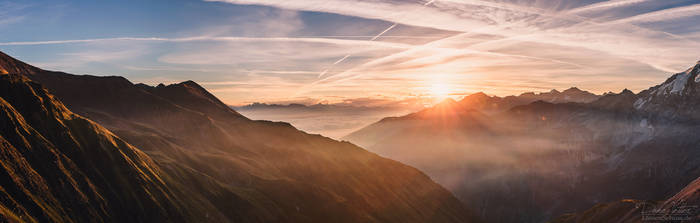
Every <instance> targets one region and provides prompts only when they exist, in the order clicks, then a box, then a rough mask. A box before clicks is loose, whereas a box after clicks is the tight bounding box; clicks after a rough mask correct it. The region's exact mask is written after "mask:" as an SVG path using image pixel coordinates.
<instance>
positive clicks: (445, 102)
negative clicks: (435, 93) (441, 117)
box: [435, 98, 457, 107]
mask: <svg viewBox="0 0 700 223" xmlns="http://www.w3.org/2000/svg"><path fill="white" fill-rule="evenodd" d="M454 104H457V101H455V99H452V98H446V99H445V100H442V101H440V103H437V104H436V105H435V107H438V106H446V105H450V106H452V105H454Z"/></svg>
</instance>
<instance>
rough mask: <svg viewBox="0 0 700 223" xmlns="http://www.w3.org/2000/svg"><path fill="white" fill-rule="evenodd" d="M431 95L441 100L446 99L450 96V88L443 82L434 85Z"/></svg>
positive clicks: (431, 88)
mask: <svg viewBox="0 0 700 223" xmlns="http://www.w3.org/2000/svg"><path fill="white" fill-rule="evenodd" d="M430 94H431V95H432V96H433V97H434V98H436V99H439V100H442V99H445V98H447V97H448V96H449V95H450V88H449V87H448V86H447V84H445V83H442V82H437V83H433V84H432V85H431V86H430Z"/></svg>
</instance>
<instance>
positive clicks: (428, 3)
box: [318, 0, 437, 79]
mask: <svg viewBox="0 0 700 223" xmlns="http://www.w3.org/2000/svg"><path fill="white" fill-rule="evenodd" d="M435 1H437V0H430V1H428V2H426V3H425V4H423V6H428V5H430V4H432V3H433V2H435ZM397 25H399V24H398V23H394V24H391V26H389V27H388V28H386V29H384V31H382V32H380V33H379V34H377V35H376V36H374V37H372V39H370V40H369V41H375V40H377V39H378V38H379V37H381V36H382V35H384V34H385V33H387V32H389V31H391V30H392V29H394V27H396V26H397ZM350 56H351V55H350V54H348V55H345V56H344V57H343V58H340V59H339V60H337V61H335V63H333V64H332V65H331V66H330V67H329V68H328V69H325V70H323V72H321V73H320V74H319V75H318V78H319V79H320V78H321V77H323V75H326V73H328V71H329V70H330V69H331V68H333V67H334V66H335V65H337V64H339V63H341V62H343V61H344V60H345V59H347V58H348V57H350Z"/></svg>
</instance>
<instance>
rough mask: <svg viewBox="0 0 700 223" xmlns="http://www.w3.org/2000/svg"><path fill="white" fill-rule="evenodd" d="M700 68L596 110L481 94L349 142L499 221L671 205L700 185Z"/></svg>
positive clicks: (610, 98)
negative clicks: (618, 204)
mask: <svg viewBox="0 0 700 223" xmlns="http://www.w3.org/2000/svg"><path fill="white" fill-rule="evenodd" d="M698 67H699V66H698V65H696V66H695V67H693V68H691V69H689V70H688V71H686V72H683V73H680V74H676V75H673V76H672V77H671V78H670V79H669V80H668V81H666V82H664V83H663V84H661V85H659V86H656V87H652V88H650V89H649V90H646V91H643V92H641V93H639V94H634V93H633V92H631V91H629V90H624V91H622V92H620V93H618V94H613V93H611V94H606V95H604V96H601V97H599V98H597V99H595V100H594V101H591V102H588V103H574V102H568V103H556V102H547V101H541V100H540V101H535V102H531V103H530V102H528V103H526V104H521V105H515V106H514V104H511V103H508V102H505V99H504V98H499V97H489V96H487V95H485V94H474V95H470V96H467V97H465V98H464V99H463V100H462V101H460V102H456V103H449V104H451V106H446V107H445V106H443V107H445V108H449V109H448V110H449V111H446V112H431V114H433V115H430V116H424V117H430V118H428V119H425V120H417V119H415V118H412V116H415V114H414V115H408V116H404V117H398V118H386V119H383V120H382V121H380V122H377V123H375V124H372V125H370V126H368V127H366V128H364V129H362V130H360V131H357V132H355V133H353V134H351V135H349V136H347V137H346V138H345V139H347V140H349V141H351V142H353V143H357V144H358V145H360V146H363V147H364V148H367V149H368V150H370V151H374V152H377V153H379V154H381V155H384V156H386V157H389V158H393V159H396V160H398V161H401V162H405V163H407V164H409V165H413V166H416V167H418V168H419V169H421V170H423V171H425V172H426V173H427V174H428V175H430V176H431V177H433V179H435V180H436V181H437V182H438V183H440V184H442V185H443V186H445V187H446V188H447V189H449V190H451V191H452V192H453V193H455V195H456V196H457V197H458V198H460V199H461V200H462V201H464V202H465V203H467V204H468V205H469V206H471V207H474V208H477V209H478V211H479V214H480V215H481V216H482V217H484V218H485V219H486V220H488V221H492V222H541V221H545V220H547V219H549V218H551V217H554V216H559V215H561V214H563V213H570V212H576V211H581V210H585V209H587V208H590V207H591V206H593V205H594V204H598V203H606V202H613V201H618V200H622V199H626V198H632V199H641V200H662V199H665V198H668V197H670V196H672V195H673V194H674V193H676V192H677V191H679V190H680V189H681V188H683V187H684V186H685V185H687V184H688V183H689V182H690V181H692V180H693V179H695V178H697V177H698V176H700V150H699V149H698V148H700V138H698V137H697V136H696V134H695V133H696V132H700V122H698V120H699V119H698V116H697V112H696V111H698V109H700V105H698V100H697V98H698V97H700V95H698V94H700V92H698V91H697V90H696V89H698V88H697V85H698V84H700V83H698V82H695V81H690V80H695V79H696V77H697V75H698V71H699V70H700V68H698ZM573 91H575V90H573ZM552 93H554V94H556V92H552ZM514 98H515V97H514ZM511 100H512V99H511ZM467 105H474V106H467ZM511 106H513V107H511ZM429 110H431V109H428V110H426V111H429ZM432 110H435V108H432ZM441 110H445V109H441ZM499 111H502V112H499ZM419 113H421V112H419ZM419 113H416V114H419ZM453 114H458V115H453ZM444 123H446V124H444ZM445 126H447V129H449V131H436V130H435V129H444V128H446V127H445Z"/></svg>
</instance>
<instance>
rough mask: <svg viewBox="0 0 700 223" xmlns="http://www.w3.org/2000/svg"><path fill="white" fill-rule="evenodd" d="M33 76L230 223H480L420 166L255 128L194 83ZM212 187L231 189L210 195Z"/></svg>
mask: <svg viewBox="0 0 700 223" xmlns="http://www.w3.org/2000/svg"><path fill="white" fill-rule="evenodd" d="M3 69H5V68H3ZM8 70H9V69H8ZM24 75H26V76H27V77H29V78H30V79H32V80H34V81H37V82H39V83H41V84H42V85H44V86H46V88H47V89H48V90H49V91H50V92H51V93H53V94H55V95H56V97H57V98H58V99H60V100H62V101H63V102H64V103H66V106H67V107H68V108H69V109H71V110H73V111H74V112H76V113H78V114H80V115H83V116H85V117H88V118H90V119H91V120H94V121H96V122H97V123H99V124H101V125H103V126H105V127H106V128H108V129H109V130H110V131H111V132H114V133H115V134H116V135H118V136H119V137H120V138H121V139H124V140H125V141H126V142H128V143H129V144H131V145H134V146H136V147H137V148H139V149H141V150H143V151H144V152H145V153H146V154H148V155H145V154H144V156H147V157H150V158H151V159H152V160H153V162H154V163H155V164H154V166H159V167H160V168H159V169H160V170H161V171H162V173H163V174H167V175H169V176H173V177H174V178H175V179H174V180H173V181H168V182H165V183H164V185H165V186H172V185H171V184H173V185H178V186H179V187H181V188H182V189H181V190H185V189H187V190H190V191H191V192H192V193H195V194H202V197H203V198H204V200H206V201H207V202H209V203H210V204H211V206H210V207H209V208H207V210H212V213H223V214H222V215H224V216H222V218H225V219H226V220H230V221H249V222H261V221H262V222H270V221H273V222H277V221H281V222H470V221H473V219H474V217H473V216H472V215H471V214H470V213H471V212H470V211H469V210H468V209H467V208H465V207H464V206H463V205H462V204H461V203H460V202H459V201H458V200H457V199H455V198H454V197H453V196H452V195H451V194H450V193H449V192H448V191H446V190H445V189H443V188H442V187H440V186H439V185H437V184H436V183H434V182H432V181H431V180H430V178H428V177H427V176H426V175H425V174H423V173H421V172H420V171H418V170H416V169H414V168H412V167H409V166H406V165H403V164H401V163H398V162H396V161H392V160H389V159H385V158H382V157H379V156H377V155H375V154H372V153H369V152H367V151H365V150H364V149H362V148H359V147H356V146H354V145H352V144H350V143H345V142H337V141H334V140H331V139H328V138H325V137H322V136H318V135H309V134H306V133H303V132H301V131H298V130H296V129H295V128H294V127H292V126H291V125H289V124H286V123H275V122H267V121H251V120H249V119H247V118H245V117H243V116H241V115H240V114H238V113H236V112H235V111H233V110H231V109H230V108H228V107H226V106H225V105H223V103H221V102H220V101H219V100H218V99H216V98H215V97H213V96H212V95H211V94H209V93H208V92H206V90H204V89H203V88H202V87H200V86H199V85H197V84H196V83H194V82H191V81H188V82H183V83H180V84H175V85H169V86H157V87H150V86H146V85H142V84H139V85H134V84H131V83H130V82H129V81H128V80H126V79H124V78H121V77H95V76H87V75H84V76H77V75H70V74H66V73H60V72H50V71H42V70H39V71H38V72H33V73H27V74H24ZM117 185H118V184H117ZM212 185H215V186H218V187H220V188H222V190H221V191H218V192H217V191H216V190H210V187H212ZM179 187H178V188H179ZM208 191H211V192H209V193H208ZM226 194H230V195H238V196H240V198H239V199H238V201H237V200H236V199H232V198H231V197H234V198H235V197H236V196H230V197H229V196H223V195H226ZM127 202H128V201H127ZM217 210H218V211H217ZM228 210H236V211H231V214H229V213H228V212H227V211H228ZM194 212H195V213H199V214H202V213H209V212H205V211H202V212H197V211H196V210H195V211H194ZM231 215H232V216H231ZM184 221H187V220H184Z"/></svg>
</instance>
